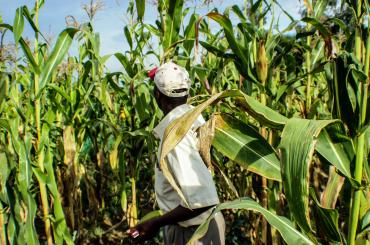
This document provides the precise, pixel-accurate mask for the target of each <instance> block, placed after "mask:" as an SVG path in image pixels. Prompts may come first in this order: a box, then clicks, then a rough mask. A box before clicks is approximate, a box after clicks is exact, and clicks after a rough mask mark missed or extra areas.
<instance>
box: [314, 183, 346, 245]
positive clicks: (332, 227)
mask: <svg viewBox="0 0 370 245" xmlns="http://www.w3.org/2000/svg"><path fill="white" fill-rule="evenodd" d="M310 196H311V198H312V200H313V201H314V204H315V205H314V208H313V210H314V213H315V218H316V229H317V231H318V233H319V234H322V235H323V236H325V237H328V238H329V239H330V240H331V241H336V242H341V241H342V237H341V235H340V232H339V228H338V220H339V213H338V210H336V209H331V208H324V207H322V206H321V205H320V203H319V201H318V200H317V197H316V194H315V190H314V189H313V188H310Z"/></svg>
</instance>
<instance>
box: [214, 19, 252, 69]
mask: <svg viewBox="0 0 370 245" xmlns="http://www.w3.org/2000/svg"><path fill="white" fill-rule="evenodd" d="M207 16H208V17H209V18H211V19H213V20H214V21H216V22H217V23H218V24H220V25H221V26H222V28H223V30H224V33H225V37H226V39H227V41H228V42H229V45H230V48H231V49H232V50H233V52H234V53H235V54H236V56H237V57H239V58H240V59H241V61H242V63H243V65H247V64H248V58H247V56H246V52H245V51H244V50H243V48H242V47H241V46H240V44H239V43H238V41H237V40H236V38H235V36H234V30H233V27H232V24H231V21H230V19H229V18H227V17H226V16H224V15H221V14H219V13H215V12H211V13H208V14H207Z"/></svg>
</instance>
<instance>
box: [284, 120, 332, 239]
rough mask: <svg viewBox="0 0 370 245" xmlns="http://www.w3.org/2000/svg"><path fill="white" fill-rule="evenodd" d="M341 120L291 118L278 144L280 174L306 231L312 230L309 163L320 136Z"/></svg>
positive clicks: (297, 220) (298, 221)
mask: <svg viewBox="0 0 370 245" xmlns="http://www.w3.org/2000/svg"><path fill="white" fill-rule="evenodd" d="M337 122H339V120H306V119H299V118H292V119H289V121H288V122H287V124H286V126H285V127H284V130H283V133H282V135H281V142H280V145H279V150H280V160H281V169H282V171H281V174H282V178H283V186H284V192H285V195H286V198H287V201H288V204H289V209H290V211H291V213H292V214H293V217H294V219H295V220H296V222H297V223H298V225H299V226H300V227H301V228H302V230H303V231H305V232H307V233H310V232H311V225H310V221H309V220H310V218H309V212H308V195H309V191H308V185H309V183H310V181H309V172H308V170H309V167H310V164H311V161H312V156H313V153H314V150H315V146H316V142H317V138H318V137H319V134H320V132H321V131H322V129H324V128H325V127H326V126H328V125H330V124H333V123H337Z"/></svg>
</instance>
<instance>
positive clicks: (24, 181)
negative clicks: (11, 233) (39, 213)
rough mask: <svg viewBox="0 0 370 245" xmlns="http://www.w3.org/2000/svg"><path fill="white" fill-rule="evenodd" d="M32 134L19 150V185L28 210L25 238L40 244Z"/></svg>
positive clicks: (26, 211)
mask: <svg viewBox="0 0 370 245" xmlns="http://www.w3.org/2000/svg"><path fill="white" fill-rule="evenodd" d="M31 138H32V136H31V135H28V134H27V135H26V136H25V141H24V142H22V143H21V146H20V150H19V170H18V171H19V173H18V177H17V179H18V184H19V185H18V186H19V190H20V192H21V196H22V200H23V202H24V203H25V205H26V207H25V208H26V210H22V213H23V216H26V217H25V219H26V220H25V224H24V227H23V229H24V230H23V232H24V238H25V240H26V241H27V243H28V244H32V245H35V244H39V241H38V238H37V234H36V230H35V225H34V222H35V216H36V209H37V206H36V201H35V199H34V198H33V196H32V194H31V192H30V189H31V188H32V182H31V180H32V168H31V160H30V150H31Z"/></svg>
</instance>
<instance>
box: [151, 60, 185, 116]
mask: <svg viewBox="0 0 370 245" xmlns="http://www.w3.org/2000/svg"><path fill="white" fill-rule="evenodd" d="M154 83H155V89H154V96H155V98H156V100H157V103H158V105H159V107H160V108H161V109H162V110H163V111H164V113H165V114H167V113H168V112H169V111H171V110H172V109H173V108H175V107H177V106H179V105H182V104H185V103H186V100H187V98H188V94H189V89H190V85H191V82H190V79H189V73H188V72H187V71H186V70H185V69H184V68H183V67H181V66H178V65H176V64H175V63H173V62H169V63H165V64H163V65H161V66H160V67H159V68H158V69H157V70H156V72H155V76H154Z"/></svg>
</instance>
